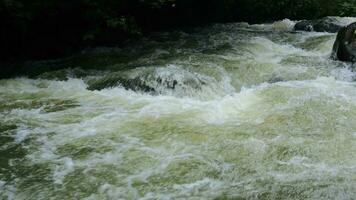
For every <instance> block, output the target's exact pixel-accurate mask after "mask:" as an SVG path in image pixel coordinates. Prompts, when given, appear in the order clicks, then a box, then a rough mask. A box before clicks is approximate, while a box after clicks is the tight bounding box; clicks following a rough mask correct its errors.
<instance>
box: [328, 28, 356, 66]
mask: <svg viewBox="0 0 356 200" xmlns="http://www.w3.org/2000/svg"><path fill="white" fill-rule="evenodd" d="M331 57H332V58H333V59H337V60H341V61H347V62H356V22H355V23H352V24H350V25H348V26H346V27H343V28H341V30H340V31H339V32H338V34H337V37H336V41H335V43H334V47H333V52H332V55H331Z"/></svg>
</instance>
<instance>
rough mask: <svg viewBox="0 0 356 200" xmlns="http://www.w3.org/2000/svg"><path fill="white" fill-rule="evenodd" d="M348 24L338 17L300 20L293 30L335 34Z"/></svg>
mask: <svg viewBox="0 0 356 200" xmlns="http://www.w3.org/2000/svg"><path fill="white" fill-rule="evenodd" d="M348 23H349V21H347V20H342V18H340V17H324V18H322V19H318V20H302V21H300V22H298V23H296V24H295V26H294V30H296V31H316V32H329V33H337V32H338V31H339V30H340V29H341V28H342V27H344V26H347V25H348Z"/></svg>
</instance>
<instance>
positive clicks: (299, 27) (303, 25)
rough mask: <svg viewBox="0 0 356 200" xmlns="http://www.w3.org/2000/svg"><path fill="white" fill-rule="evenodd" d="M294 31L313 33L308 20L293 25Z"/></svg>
mask: <svg viewBox="0 0 356 200" xmlns="http://www.w3.org/2000/svg"><path fill="white" fill-rule="evenodd" d="M294 30H296V31H314V27H313V22H312V21H309V20H302V21H300V22H298V23H296V24H295V25H294Z"/></svg>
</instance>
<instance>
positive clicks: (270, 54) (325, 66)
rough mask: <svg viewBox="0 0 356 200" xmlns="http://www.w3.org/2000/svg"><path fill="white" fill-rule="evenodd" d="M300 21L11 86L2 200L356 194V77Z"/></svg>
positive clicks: (174, 38) (232, 29) (221, 28)
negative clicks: (301, 28) (302, 29)
mask: <svg viewBox="0 0 356 200" xmlns="http://www.w3.org/2000/svg"><path fill="white" fill-rule="evenodd" d="M345 20H350V21H352V20H355V19H354V18H345ZM293 25H294V22H292V21H289V20H284V21H280V22H275V23H273V24H261V25H248V24H246V23H231V24H223V25H222V24H215V25H211V26H208V27H204V28H196V29H194V30H190V31H185V32H183V31H176V32H169V33H158V34H155V35H152V36H151V37H150V38H147V39H145V40H143V41H140V42H138V43H136V44H134V45H132V46H130V47H127V48H123V49H119V48H113V49H112V48H111V49H107V48H101V49H97V50H95V51H90V52H83V56H87V57H88V59H87V60H86V61H88V60H90V62H91V60H93V61H97V62H93V65H92V67H91V69H90V70H88V69H86V70H82V69H81V67H82V66H81V64H78V63H80V62H79V61H78V62H70V63H69V64H68V67H70V69H67V70H59V71H54V72H47V73H44V74H41V75H39V76H37V77H35V78H25V77H22V78H14V79H7V80H0V155H1V156H0V199H36V200H38V199H87V200H94V199H142V200H143V199H354V198H355V197H356V154H355V152H356V83H355V82H354V79H355V75H356V74H355V73H354V72H353V71H352V70H351V66H350V65H349V64H346V63H341V62H338V61H333V60H331V59H329V57H330V53H331V49H332V45H333V42H334V40H335V37H336V35H335V34H330V33H315V32H292V31H291V30H292V27H293ZM90 62H89V61H88V62H87V63H86V65H90ZM94 63H96V64H94ZM98 63H105V65H104V64H102V66H101V65H100V64H98ZM94 65H95V66H94ZM96 65H98V66H96ZM123 80H135V81H131V82H130V81H128V82H127V84H126V83H125V82H123ZM108 82H109V83H110V84H107V83H108ZM135 84H137V86H136V87H132V85H135ZM99 86H100V87H99ZM88 87H89V88H90V87H92V88H95V87H97V88H100V89H101V90H88ZM130 87H131V88H130Z"/></svg>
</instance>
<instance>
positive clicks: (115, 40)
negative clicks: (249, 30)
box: [0, 0, 356, 60]
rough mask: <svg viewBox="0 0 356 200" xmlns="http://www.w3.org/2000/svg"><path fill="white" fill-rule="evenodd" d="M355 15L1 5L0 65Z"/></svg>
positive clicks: (157, 4) (200, 2)
mask: <svg viewBox="0 0 356 200" xmlns="http://www.w3.org/2000/svg"><path fill="white" fill-rule="evenodd" d="M327 15H343V16H355V15H356V0H278V1H277V0H100V1H95V0H28V1H26V0H2V1H1V3H0V43H1V44H0V60H18V59H43V58H54V57H60V56H66V55H70V54H71V53H73V52H75V51H78V50H80V49H81V48H83V47H87V46H97V45H106V46H107V45H120V43H122V42H123V41H125V40H126V39H128V38H135V37H140V36H142V35H144V34H146V33H149V32H151V31H156V30H162V29H169V28H177V27H180V26H191V25H202V24H206V23H210V22H231V21H247V22H250V23H258V22H264V21H272V20H278V19H283V18H290V19H314V18H320V17H322V16H327Z"/></svg>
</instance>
